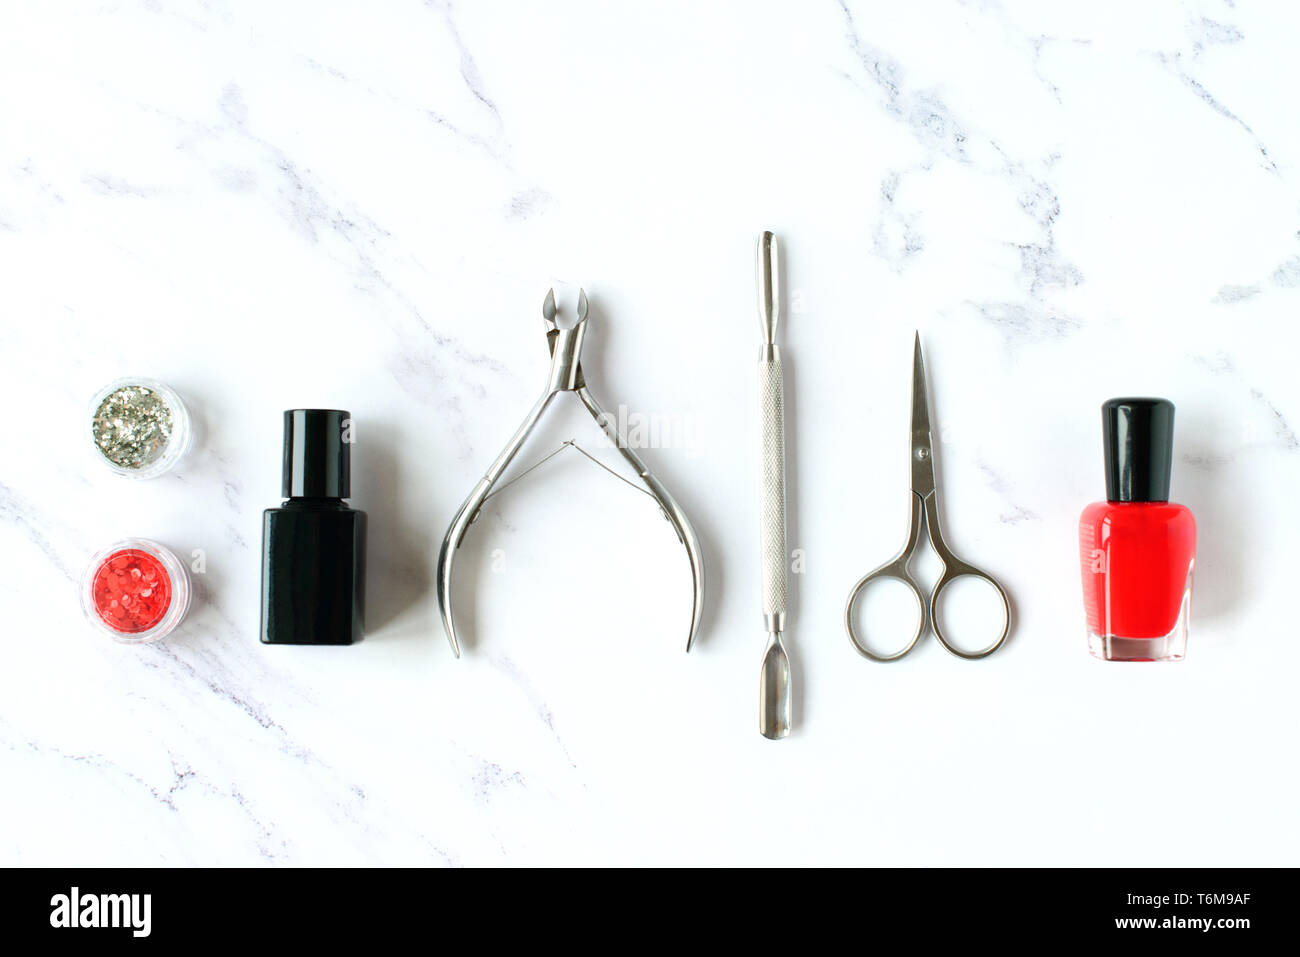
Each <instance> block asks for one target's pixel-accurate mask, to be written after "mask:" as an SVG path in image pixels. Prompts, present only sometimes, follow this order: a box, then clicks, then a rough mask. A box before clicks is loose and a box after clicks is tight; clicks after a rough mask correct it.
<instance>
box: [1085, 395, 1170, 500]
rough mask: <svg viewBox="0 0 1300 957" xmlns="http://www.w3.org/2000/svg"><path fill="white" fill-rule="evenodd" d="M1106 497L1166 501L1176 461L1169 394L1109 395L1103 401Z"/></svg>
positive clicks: (1102, 424) (1102, 425) (1102, 419)
mask: <svg viewBox="0 0 1300 957" xmlns="http://www.w3.org/2000/svg"><path fill="white" fill-rule="evenodd" d="M1101 431H1102V437H1103V439H1104V441H1105V445H1106V499H1107V500H1108V501H1111V502H1167V501H1169V476H1170V473H1171V472H1172V471H1173V464H1174V404H1173V403H1172V402H1170V401H1169V400H1168V399H1109V400H1107V401H1106V402H1103V403H1102V406H1101Z"/></svg>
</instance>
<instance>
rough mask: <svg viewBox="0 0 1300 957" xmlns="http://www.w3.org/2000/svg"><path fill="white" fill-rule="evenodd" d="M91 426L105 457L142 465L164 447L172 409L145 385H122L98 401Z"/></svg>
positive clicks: (123, 463) (122, 465)
mask: <svg viewBox="0 0 1300 957" xmlns="http://www.w3.org/2000/svg"><path fill="white" fill-rule="evenodd" d="M90 428H91V434H92V435H93V436H94V438H95V446H96V448H98V449H99V451H100V452H102V453H103V455H104V458H106V459H108V460H109V461H110V462H112V463H113V464H114V465H116V466H118V467H120V468H124V469H143V468H147V467H148V466H150V465H152V464H153V463H154V462H157V461H158V459H160V458H161V457H162V454H163V452H165V451H166V450H167V443H168V442H170V441H171V437H172V410H171V406H169V405H168V404H167V401H166V400H165V399H164V398H163V397H162V396H161V395H159V394H158V393H157V392H155V391H154V390H153V389H150V388H149V387H147V386H143V385H128V386H123V387H122V388H120V389H118V390H117V391H115V392H111V393H109V395H108V396H107V398H105V399H104V401H103V402H101V403H99V408H98V409H96V410H95V416H94V419H93V420H92V422H91V424H90Z"/></svg>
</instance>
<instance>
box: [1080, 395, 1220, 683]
mask: <svg viewBox="0 0 1300 957" xmlns="http://www.w3.org/2000/svg"><path fill="white" fill-rule="evenodd" d="M1101 420H1102V434H1103V437H1104V440H1105V448H1106V501H1104V502H1094V503H1093V504H1091V505H1089V506H1088V507H1087V508H1085V509H1084V510H1083V515H1082V517H1081V518H1080V519H1079V562H1080V565H1081V569H1082V572H1083V606H1084V610H1085V612H1086V613H1087V616H1088V650H1089V651H1091V652H1092V653H1093V654H1094V655H1096V656H1097V657H1098V658H1104V659H1105V660H1107V661H1179V660H1181V659H1182V657H1183V655H1184V654H1185V653H1186V650H1187V618H1188V613H1189V609H1190V607H1191V599H1192V570H1193V567H1194V566H1195V563H1196V520H1195V519H1194V518H1193V517H1192V513H1191V511H1190V510H1188V509H1187V507H1186V506H1183V505H1176V504H1174V503H1172V502H1170V501H1169V478H1170V472H1171V471H1172V467H1173V447H1174V405H1173V403H1172V402H1169V401H1168V400H1166V399H1111V400H1109V401H1108V402H1106V403H1105V404H1103V405H1102V407H1101Z"/></svg>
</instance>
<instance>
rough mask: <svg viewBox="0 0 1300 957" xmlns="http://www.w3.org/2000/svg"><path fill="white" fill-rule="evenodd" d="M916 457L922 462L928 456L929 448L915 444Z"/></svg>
mask: <svg viewBox="0 0 1300 957" xmlns="http://www.w3.org/2000/svg"><path fill="white" fill-rule="evenodd" d="M916 457H917V458H918V459H920V460H921V461H922V462H924V461H925V460H926V459H928V458H929V457H930V450H929V449H927V448H926V447H925V446H923V445H922V446H917V449H916Z"/></svg>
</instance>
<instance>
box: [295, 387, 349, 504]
mask: <svg viewBox="0 0 1300 957" xmlns="http://www.w3.org/2000/svg"><path fill="white" fill-rule="evenodd" d="M351 424H352V416H351V415H350V414H349V413H347V412H343V411H342V410H340V409H290V410H288V411H287V412H285V413H284V475H283V479H282V481H281V491H282V493H283V495H284V497H285V498H348V497H349V496H350V495H351V491H352V489H351V473H352V452H351V449H352V443H351V442H350V441H348V436H347V435H346V434H345V430H346V429H347V428H348V427H349V426H350V425H351Z"/></svg>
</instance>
